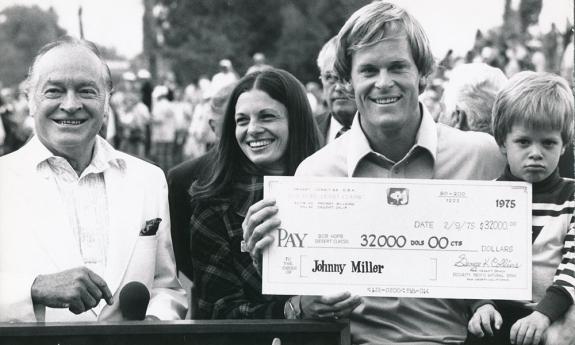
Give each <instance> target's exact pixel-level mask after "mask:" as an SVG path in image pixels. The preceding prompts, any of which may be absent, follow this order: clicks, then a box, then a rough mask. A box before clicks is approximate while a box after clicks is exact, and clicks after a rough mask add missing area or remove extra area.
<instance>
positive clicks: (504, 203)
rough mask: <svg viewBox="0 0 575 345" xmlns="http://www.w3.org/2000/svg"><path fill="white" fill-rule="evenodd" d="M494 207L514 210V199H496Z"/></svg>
mask: <svg viewBox="0 0 575 345" xmlns="http://www.w3.org/2000/svg"><path fill="white" fill-rule="evenodd" d="M495 207H497V208H515V199H496V200H495Z"/></svg>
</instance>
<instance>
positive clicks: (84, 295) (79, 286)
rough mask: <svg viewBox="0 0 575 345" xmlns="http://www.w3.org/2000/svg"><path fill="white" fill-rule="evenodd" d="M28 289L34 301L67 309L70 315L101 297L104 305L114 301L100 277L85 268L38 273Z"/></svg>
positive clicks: (81, 311) (94, 303)
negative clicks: (104, 302)
mask: <svg viewBox="0 0 575 345" xmlns="http://www.w3.org/2000/svg"><path fill="white" fill-rule="evenodd" d="M31 290H32V291H31V294H32V301H33V302H34V304H41V305H45V306H46V307H50V308H68V309H70V311H71V312H73V313H74V314H80V313H83V312H85V311H87V310H90V309H92V308H93V307H95V306H97V305H98V303H99V302H100V299H102V298H103V299H105V300H106V303H108V305H112V303H114V301H113V299H112V293H111V292H110V289H109V288H108V285H107V284H106V282H105V281H104V279H102V278H100V276H98V275H97V274H96V273H94V272H92V271H91V270H89V269H88V268H86V267H77V268H72V269H69V270H66V271H62V272H58V273H54V274H46V275H39V276H38V277H36V279H35V280H34V283H32V289H31Z"/></svg>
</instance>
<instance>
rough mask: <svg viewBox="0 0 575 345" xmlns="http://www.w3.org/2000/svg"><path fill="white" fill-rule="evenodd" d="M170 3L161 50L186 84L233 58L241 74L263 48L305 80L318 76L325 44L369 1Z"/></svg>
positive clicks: (173, 0) (163, 0)
mask: <svg viewBox="0 0 575 345" xmlns="http://www.w3.org/2000/svg"><path fill="white" fill-rule="evenodd" d="M157 1H158V2H159V3H161V4H162V5H163V6H164V7H165V8H167V15H166V18H165V19H163V20H162V23H161V24H160V25H159V27H161V28H163V29H162V33H163V36H164V38H165V40H164V44H163V45H162V46H160V47H159V49H160V54H161V55H162V56H164V57H165V58H168V59H169V61H171V64H172V69H173V70H174V72H175V74H176V75H177V76H178V78H179V79H180V82H182V83H188V82H190V81H192V80H195V79H197V78H198V77H199V76H200V75H202V74H205V75H208V76H211V75H213V74H214V73H215V72H216V70H217V66H218V61H219V60H220V59H223V58H228V59H230V60H231V61H232V62H233V64H234V66H235V68H236V70H237V71H238V73H240V74H243V73H244V72H245V70H246V69H247V68H248V67H249V66H250V65H251V64H252V55H253V54H254V53H256V52H262V53H264V54H265V55H266V57H267V59H268V62H269V63H270V64H272V65H274V66H277V67H281V68H285V69H287V70H289V71H290V72H292V73H294V74H295V75H296V77H298V78H299V79H300V80H302V81H309V80H316V79H317V75H318V71H317V67H316V65H315V60H316V58H317V54H318V52H319V50H320V48H321V47H322V45H323V44H324V43H325V42H326V41H327V40H328V39H329V38H330V37H331V36H333V35H335V34H336V33H337V31H338V30H339V28H340V27H341V25H342V24H343V23H344V22H345V20H346V19H347V17H348V16H349V15H350V14H351V13H352V12H353V11H355V10H356V9H358V8H359V7H361V6H363V5H365V4H366V3H368V2H369V0H314V1H308V0H266V1H261V0H188V1H180V0H157Z"/></svg>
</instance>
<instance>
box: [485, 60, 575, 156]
mask: <svg viewBox="0 0 575 345" xmlns="http://www.w3.org/2000/svg"><path fill="white" fill-rule="evenodd" d="M573 103H574V102H573V92H572V91H571V89H570V88H569V84H567V81H566V80H565V79H563V78H561V77H560V76H558V75H555V74H551V73H545V72H538V73H536V72H531V71H525V72H520V73H517V74H515V75H514V76H513V77H511V78H510V79H509V81H508V82H507V83H506V84H505V86H504V87H503V89H501V91H499V93H498V94H497V98H496V99H495V104H494V105H493V127H492V128H493V136H495V140H496V141H497V144H498V145H499V146H503V143H504V142H505V138H506V137H507V134H509V132H510V131H511V127H513V125H515V124H521V125H524V126H525V127H527V128H530V129H535V130H560V131H561V139H562V140H563V145H567V144H569V143H570V142H571V141H572V140H573V131H574V122H573V116H574V115H573V112H574V105H573Z"/></svg>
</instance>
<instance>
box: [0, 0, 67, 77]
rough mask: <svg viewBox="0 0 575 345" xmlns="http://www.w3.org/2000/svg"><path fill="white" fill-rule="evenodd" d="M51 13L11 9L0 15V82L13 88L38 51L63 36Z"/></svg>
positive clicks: (55, 17)
mask: <svg viewBox="0 0 575 345" xmlns="http://www.w3.org/2000/svg"><path fill="white" fill-rule="evenodd" d="M65 33H66V32H65V30H64V29H62V28H61V27H59V26H58V17H57V15H56V13H55V12H54V11H52V10H48V11H44V10H42V9H40V8H39V7H37V6H33V7H25V6H12V7H8V8H6V9H4V10H3V11H2V12H0V61H2V63H0V81H2V83H3V84H4V85H6V86H9V85H16V84H18V83H20V82H21V81H22V80H24V78H25V77H26V74H27V72H28V67H29V66H30V64H31V63H32V60H33V58H34V56H35V54H36V52H37V51H38V49H40V47H42V46H43V45H44V44H46V43H48V42H50V41H53V40H54V39H56V38H57V37H59V36H62V35H64V34H65Z"/></svg>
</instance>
